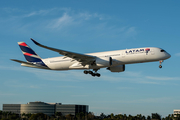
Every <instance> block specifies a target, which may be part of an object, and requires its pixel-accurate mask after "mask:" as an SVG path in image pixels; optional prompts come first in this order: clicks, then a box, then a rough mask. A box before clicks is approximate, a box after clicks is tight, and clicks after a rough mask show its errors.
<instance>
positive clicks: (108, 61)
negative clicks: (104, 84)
mask: <svg viewBox="0 0 180 120" xmlns="http://www.w3.org/2000/svg"><path fill="white" fill-rule="evenodd" d="M111 65H112V58H111V57H98V58H97V59H96V66H98V67H108V66H111Z"/></svg>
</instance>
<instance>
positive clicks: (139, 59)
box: [42, 47, 170, 70]
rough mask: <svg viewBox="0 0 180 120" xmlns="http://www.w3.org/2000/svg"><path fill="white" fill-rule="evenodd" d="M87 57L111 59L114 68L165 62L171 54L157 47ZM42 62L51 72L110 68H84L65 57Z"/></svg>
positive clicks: (89, 66)
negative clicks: (125, 65)
mask: <svg viewBox="0 0 180 120" xmlns="http://www.w3.org/2000/svg"><path fill="white" fill-rule="evenodd" d="M86 55H91V56H96V57H97V58H101V57H104V58H105V57H111V58H112V63H113V64H112V66H117V65H124V64H133V63H143V62H153V61H159V60H165V59H168V58H170V54H168V53H167V52H166V51H164V50H163V49H161V48H156V47H147V48H134V49H126V50H116V51H107V52H97V53H89V54H86ZM42 60H43V62H44V63H45V64H46V65H47V66H48V67H49V69H51V70H72V69H99V68H105V67H110V66H96V65H85V66H83V65H81V63H80V62H78V61H76V60H74V59H72V58H69V57H64V56H62V57H54V58H47V59H42Z"/></svg>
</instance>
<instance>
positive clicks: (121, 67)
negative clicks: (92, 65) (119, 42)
mask: <svg viewBox="0 0 180 120" xmlns="http://www.w3.org/2000/svg"><path fill="white" fill-rule="evenodd" d="M107 69H108V70H110V71H111V72H123V71H125V65H118V66H113V67H108V68H107Z"/></svg>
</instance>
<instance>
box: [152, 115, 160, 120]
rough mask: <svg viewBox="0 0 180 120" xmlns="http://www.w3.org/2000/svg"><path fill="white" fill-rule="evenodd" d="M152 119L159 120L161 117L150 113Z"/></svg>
mask: <svg viewBox="0 0 180 120" xmlns="http://www.w3.org/2000/svg"><path fill="white" fill-rule="evenodd" d="M152 119H158V120H161V115H159V114H158V113H152Z"/></svg>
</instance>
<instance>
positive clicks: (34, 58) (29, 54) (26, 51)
mask: <svg viewBox="0 0 180 120" xmlns="http://www.w3.org/2000/svg"><path fill="white" fill-rule="evenodd" d="M18 44H19V47H20V48H21V51H22V53H23V55H24V57H25V58H26V60H27V61H28V62H31V63H34V64H37V65H41V66H46V65H45V64H44V62H43V61H42V60H41V58H40V57H39V56H38V55H37V54H36V53H35V52H34V51H33V50H32V49H31V48H30V47H29V46H28V45H27V44H26V43H25V42H18Z"/></svg>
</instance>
